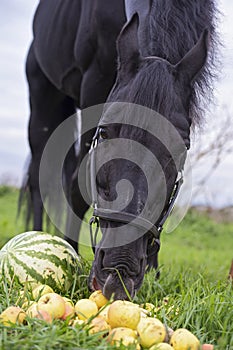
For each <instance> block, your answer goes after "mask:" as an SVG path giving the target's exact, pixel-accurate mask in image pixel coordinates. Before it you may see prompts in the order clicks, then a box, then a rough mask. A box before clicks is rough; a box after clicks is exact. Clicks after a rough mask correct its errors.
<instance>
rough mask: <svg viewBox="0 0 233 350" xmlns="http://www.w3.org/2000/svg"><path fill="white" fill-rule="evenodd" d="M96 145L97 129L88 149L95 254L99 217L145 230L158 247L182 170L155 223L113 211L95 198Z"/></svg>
mask: <svg viewBox="0 0 233 350" xmlns="http://www.w3.org/2000/svg"><path fill="white" fill-rule="evenodd" d="M97 145H98V130H97V131H96V134H95V136H94V138H93V142H92V146H91V149H90V151H89V171H90V185H91V197H92V203H93V206H94V212H93V217H92V218H91V220H90V236H91V244H92V250H93V252H94V254H95V246H96V244H97V235H98V231H99V218H100V219H102V220H107V221H112V222H118V223H122V224H129V225H132V226H135V227H137V228H140V229H142V230H143V231H145V230H146V232H147V233H149V234H150V235H151V236H152V240H151V246H154V245H155V244H157V245H158V246H159V247H160V233H161V231H162V229H163V225H164V223H165V221H166V220H167V218H168V216H169V215H170V213H171V211H172V209H173V207H174V204H175V200H176V198H177V196H178V193H179V190H180V187H181V185H182V183H183V174H182V171H181V172H179V176H178V179H177V180H176V182H175V185H174V189H173V191H172V194H171V197H170V199H169V201H168V204H167V205H166V207H165V208H164V210H163V213H162V215H161V219H160V220H159V221H158V222H157V223H156V224H153V223H151V222H150V221H149V220H147V219H145V218H143V217H141V216H135V215H133V214H131V213H126V212H122V211H121V212H114V211H113V210H110V209H104V208H99V206H98V200H97V188H96V167H95V166H96V164H95V151H96V148H97ZM93 224H97V226H96V229H95V233H93V227H92V226H93Z"/></svg>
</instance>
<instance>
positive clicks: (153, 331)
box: [137, 317, 166, 348]
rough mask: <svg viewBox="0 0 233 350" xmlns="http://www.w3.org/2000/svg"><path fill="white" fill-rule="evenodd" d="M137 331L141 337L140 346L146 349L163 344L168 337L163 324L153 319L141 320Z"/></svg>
mask: <svg viewBox="0 0 233 350" xmlns="http://www.w3.org/2000/svg"><path fill="white" fill-rule="evenodd" d="M137 331H138V334H139V337H140V344H141V345H142V346H143V347H145V348H149V347H151V346H152V345H154V344H157V343H161V342H163V341H164V339H165V336H166V330H165V327H164V325H163V323H162V322H161V321H160V320H158V319H157V318H153V317H146V318H141V320H140V322H139V324H138V327H137Z"/></svg>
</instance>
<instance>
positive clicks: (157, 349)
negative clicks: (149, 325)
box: [149, 343, 174, 350]
mask: <svg viewBox="0 0 233 350" xmlns="http://www.w3.org/2000/svg"><path fill="white" fill-rule="evenodd" d="M149 350H174V349H173V347H172V346H171V345H169V344H168V343H158V344H155V345H152V347H151V348H150V349H149Z"/></svg>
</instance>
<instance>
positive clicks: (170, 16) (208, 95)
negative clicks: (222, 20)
mask: <svg viewBox="0 0 233 350" xmlns="http://www.w3.org/2000/svg"><path fill="white" fill-rule="evenodd" d="M215 2H216V1H215V0H205V1H203V0H196V1H192V0H152V4H151V11H150V15H149V21H148V23H149V24H148V25H149V35H150V40H149V42H150V46H149V48H148V54H149V55H152V56H158V57H161V58H164V59H166V60H167V61H169V62H170V63H171V64H176V63H178V62H179V61H180V60H181V59H182V58H183V57H184V56H185V54H186V53H187V52H188V51H189V50H190V49H191V48H192V47H193V46H194V45H195V43H196V42H197V41H198V39H199V37H200V36H201V33H202V32H203V30H204V29H206V28H207V29H208V30H209V33H210V41H209V52H208V59H207V62H206V64H205V66H204V67H203V69H202V70H201V72H200V74H199V75H198V76H197V77H196V80H195V82H194V83H193V86H192V91H191V98H190V117H191V118H192V120H193V123H194V124H200V123H201V121H202V120H203V110H204V109H206V108H208V106H209V105H210V104H209V102H210V100H211V99H212V97H213V93H212V92H213V82H214V80H215V78H216V75H217V74H216V72H217V70H218V69H217V65H218V57H217V56H218V55H217V47H218V45H219V37H218V35H217V33H216V21H217V19H218V16H219V11H218V10H217V8H216V4H215ZM161 69H162V67H161ZM165 83H166V82H165Z"/></svg>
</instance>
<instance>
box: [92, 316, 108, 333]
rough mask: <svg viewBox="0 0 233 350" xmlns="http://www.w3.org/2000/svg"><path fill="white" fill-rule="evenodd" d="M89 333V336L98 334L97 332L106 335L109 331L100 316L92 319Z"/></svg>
mask: <svg viewBox="0 0 233 350" xmlns="http://www.w3.org/2000/svg"><path fill="white" fill-rule="evenodd" d="M89 327H90V329H89V332H90V334H94V333H98V332H103V333H105V334H106V333H108V332H109V331H110V329H111V327H110V326H109V324H108V323H107V322H106V321H105V320H104V319H103V317H101V316H97V317H95V318H93V319H92V320H91V322H90V324H89Z"/></svg>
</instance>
